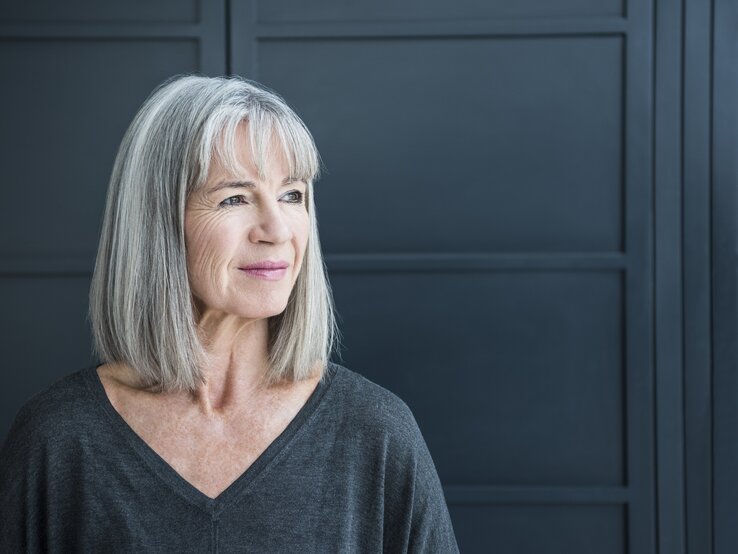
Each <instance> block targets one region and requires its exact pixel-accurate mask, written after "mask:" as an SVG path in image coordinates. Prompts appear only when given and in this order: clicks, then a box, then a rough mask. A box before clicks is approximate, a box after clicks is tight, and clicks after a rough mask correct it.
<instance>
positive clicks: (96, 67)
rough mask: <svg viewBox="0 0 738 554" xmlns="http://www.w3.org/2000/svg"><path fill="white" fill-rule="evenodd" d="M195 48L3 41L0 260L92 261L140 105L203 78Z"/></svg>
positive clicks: (194, 45) (180, 44)
mask: <svg viewBox="0 0 738 554" xmlns="http://www.w3.org/2000/svg"><path fill="white" fill-rule="evenodd" d="M197 53H198V48H197V43H196V42H195V41H176V40H172V41H39V42H25V41H19V42H1V43H0V72H2V74H3V75H10V76H12V78H9V79H6V80H5V82H4V83H3V86H2V89H1V90H0V100H1V101H2V103H3V105H4V106H5V107H6V108H7V109H6V110H5V113H4V115H3V124H2V126H0V151H1V152H3V159H4V160H5V166H4V167H3V186H2V187H0V256H3V257H34V258H44V259H50V258H54V257H65V256H72V255H73V256H94V253H95V250H96V246H97V236H98V229H99V224H100V221H101V219H102V213H103V207H104V200H105V193H106V191H107V186H108V180H109V178H110V172H111V170H112V167H113V160H114V158H115V154H116V152H117V149H118V145H119V144H120V141H121V139H122V138H123V133H124V132H125V130H126V128H127V127H128V125H129V124H130V122H131V120H132V119H133V116H134V115H135V113H136V111H137V110H138V108H139V106H140V105H141V103H142V102H143V101H144V100H145V99H146V97H147V96H148V95H149V94H150V93H151V91H152V90H153V88H154V87H155V86H156V85H158V84H159V83H160V82H161V81H163V80H164V79H166V78H168V77H170V76H171V75H174V74H176V73H181V72H190V71H195V70H197V63H198V61H197V59H198V55H197Z"/></svg>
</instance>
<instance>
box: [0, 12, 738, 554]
mask: <svg viewBox="0 0 738 554" xmlns="http://www.w3.org/2000/svg"><path fill="white" fill-rule="evenodd" d="M735 12H736V9H735V8H734V7H733V6H732V5H731V4H730V2H728V0H714V2H712V1H710V0H673V1H670V2H668V3H667V2H658V3H654V2H645V1H644V2H637V1H635V0H617V1H616V0H554V1H551V0H548V1H544V0H518V1H516V2H479V1H473V0H463V1H458V2H453V3H449V2H441V1H439V0H434V1H428V0H424V1H421V0H404V1H401V2H397V1H391V0H377V1H373V2H368V1H365V2H358V1H357V2H345V1H339V0H318V1H314V2H309V3H306V2H300V1H298V0H215V1H211V0H207V1H205V0H201V1H199V2H197V1H192V2H174V1H173V0H156V1H152V2H112V1H105V2H93V1H91V0H76V1H74V2H70V3H63V4H60V3H58V2H52V1H51V0H44V1H41V2H21V1H20V0H15V1H11V2H5V3H3V5H2V6H0V71H2V75H4V77H3V81H2V91H1V92H0V98H1V99H2V100H3V106H4V113H3V123H2V125H0V156H2V160H3V167H4V172H3V181H2V184H0V195H2V202H0V231H1V232H0V299H1V300H2V301H3V303H2V305H3V306H4V307H5V310H3V311H2V313H0V330H2V336H3V341H4V343H3V344H4V347H3V353H4V354H5V358H6V366H5V367H6V382H7V386H6V388H5V392H4V393H3V395H4V398H3V399H4V401H3V402H2V403H0V435H2V434H4V432H5V430H6V429H7V426H8V425H9V423H10V419H11V418H12V416H13V414H14V413H15V411H16V410H17V409H18V407H19V406H20V405H21V404H22V403H23V402H24V401H25V399H26V398H28V397H29V396H30V395H31V394H32V393H34V392H36V391H37V390H40V389H41V388H43V387H45V386H46V385H48V383H50V382H51V381H52V380H54V379H56V378H58V377H60V376H62V375H65V374H67V373H69V372H72V371H75V370H76V369H78V368H79V367H81V366H83V365H87V364H89V363H91V361H92V360H91V358H90V353H89V344H90V341H89V336H88V335H89V333H88V330H87V323H86V321H85V312H86V308H87V298H86V295H87V288H88V286H89V277H90V273H91V270H92V264H93V262H94V251H95V246H96V241H97V232H98V226H99V223H100V217H101V214H102V208H103V202H104V194H105V188H106V186H107V179H108V176H109V173H110V170H111V168H112V162H113V156H114V154H115V150H116V148H117V145H118V143H119V142H120V139H121V137H122V135H123V132H124V130H125V128H126V126H127V125H128V123H129V122H130V120H131V118H132V116H133V114H134V113H135V111H136V109H137V108H138V106H139V105H140V103H141V102H142V101H143V100H144V98H145V97H146V96H147V94H148V93H149V92H150V91H151V90H152V89H153V87H154V86H155V85H156V84H158V83H159V82H161V81H162V80H163V79H165V78H167V77H169V76H171V75H174V74H177V73H183V72H202V73H205V74H209V75H218V74H223V73H237V74H241V75H244V76H246V77H249V78H252V79H255V80H257V81H260V82H262V83H264V84H265V85H267V86H269V87H272V88H273V89H274V90H276V91H278V92H279V93H280V94H282V95H283V96H284V97H285V98H286V100H287V101H288V102H289V103H290V104H291V105H292V106H293V107H294V108H295V109H296V111H297V112H298V113H299V114H300V115H301V117H302V118H303V119H304V120H305V122H306V123H307V125H308V127H309V128H310V129H311V131H312V132H313V135H314V136H315V139H316V142H317V144H318V148H319V150H320V152H321V154H322V157H323V161H324V165H325V171H324V176H323V178H322V179H321V180H320V181H319V182H318V183H317V184H316V202H317V207H318V219H319V227H320V233H321V241H322V245H323V249H324V252H325V254H326V259H327V263H328V268H329V272H330V277H331V282H332V285H333V289H334V293H335V298H336V304H337V307H338V311H339V315H340V319H341V324H342V330H343V334H344V348H343V350H342V352H341V353H340V357H339V356H338V355H337V360H338V361H341V362H342V363H344V365H346V366H347V367H349V368H351V369H353V370H355V371H358V372H360V373H362V374H364V375H366V376H367V377H368V378H370V379H372V380H374V381H376V382H378V383H380V384H382V385H383V386H385V387H387V388H389V389H390V390H392V391H394V392H395V393H397V394H398V395H399V396H400V397H401V398H403V399H404V400H405V401H406V402H407V403H408V404H409V405H410V407H411V408H412V410H413V413H414V414H415V416H416V419H417V420H418V422H419V424H420V427H421V429H422V431H423V433H424V436H425V438H426V441H427V443H428V445H429V447H430V450H431V453H432V455H433V458H434V460H435V462H436V466H437V469H438V471H439V475H440V477H441V480H442V482H443V485H444V490H445V493H446V498H447V500H448V504H449V508H450V512H451V515H452V518H453V522H454V526H455V529H456V533H457V538H458V541H459V546H460V547H461V550H462V552H466V553H474V552H480V553H486V552H496V553H514V554H532V553H538V552H546V553H565V554H577V553H586V554H591V553H597V554H600V553H602V554H609V553H623V554H624V553H626V552H627V553H629V554H646V553H648V554H650V553H656V552H661V553H663V554H677V553H684V552H689V553H694V554H703V553H704V554H707V553H709V552H713V546H715V547H716V548H715V550H714V551H715V552H719V553H720V554H723V553H725V554H727V553H728V552H733V551H734V550H735V548H738V536H736V535H735V532H734V531H732V528H733V527H734V526H732V524H731V523H730V521H731V517H732V515H734V509H735V507H736V506H738V479H735V478H734V477H732V475H731V468H732V467H734V464H735V463H738V447H736V446H735V445H734V444H733V441H732V440H731V436H733V434H735V435H736V436H738V417H737V416H736V414H738V411H736V410H735V405H736V401H738V398H736V393H735V392H734V391H732V388H731V387H733V388H734V385H735V384H736V383H738V376H737V375H736V372H737V369H738V368H737V366H738V364H736V355H735V354H736V346H735V339H734V337H735V333H736V332H738V323H737V321H738V319H737V318H736V315H737V314H738V306H737V305H736V302H735V299H736V280H735V273H734V271H735V265H734V264H735V255H736V251H737V250H736V247H735V244H736V239H737V238H738V235H737V234H736V232H735V228H736V227H735V213H736V211H735V208H736V203H735V200H736V197H735V190H734V189H735V185H736V176H735V171H734V169H735V163H734V161H733V159H734V155H733V154H734V148H733V147H734V146H735V144H736V138H737V137H736V131H735V124H736V122H737V120H736V113H738V112H737V111H736V109H735V107H734V106H733V103H732V101H731V95H734V93H735V92H736V90H738V87H737V86H736V80H737V78H736V71H735V69H734V68H733V66H732V65H731V64H732V61H731V60H733V59H734V55H735V54H736V53H738V49H737V48H736V45H737V41H736V39H735V38H734V37H733V36H732V34H734V33H733V32H732V31H731V29H735V28H736V25H735V23H736V19H737V15H736V13H735ZM731 152H732V154H731ZM713 287H714V288H713ZM713 368H714V369H715V373H714V374H713ZM713 379H714V383H715V386H716V388H715V389H714V399H715V404H714V405H713V388H712V387H713ZM713 408H714V409H715V412H714V414H713V412H712V410H713ZM713 416H714V418H715V419H713ZM713 424H714V431H715V435H714V437H715V442H714V443H713V440H712V437H713V434H712V433H713ZM736 444H738V442H737V443H736ZM713 453H714V458H713ZM713 463H714V465H713ZM713 499H714V501H713ZM713 515H714V516H715V517H714V523H715V528H714V529H715V534H714V535H713V527H712V525H713ZM713 541H714V545H713ZM734 547H735V548H734Z"/></svg>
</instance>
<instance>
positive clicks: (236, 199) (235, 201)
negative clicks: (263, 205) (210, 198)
mask: <svg viewBox="0 0 738 554" xmlns="http://www.w3.org/2000/svg"><path fill="white" fill-rule="evenodd" d="M239 204H246V198H245V197H244V196H243V195H242V194H237V195H236V196H229V197H228V198H226V199H225V200H223V201H222V202H221V203H220V204H219V205H220V206H223V207H228V206H238V205H239Z"/></svg>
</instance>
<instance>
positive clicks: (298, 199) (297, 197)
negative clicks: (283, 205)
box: [285, 190, 304, 204]
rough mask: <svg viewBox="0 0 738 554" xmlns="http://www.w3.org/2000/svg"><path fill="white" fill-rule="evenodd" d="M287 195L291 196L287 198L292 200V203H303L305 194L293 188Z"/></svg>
mask: <svg viewBox="0 0 738 554" xmlns="http://www.w3.org/2000/svg"><path fill="white" fill-rule="evenodd" d="M285 196H287V197H290V198H291V199H290V200H287V202H291V203H292V204H302V199H303V197H304V195H303V194H302V192H300V191H299V190H291V191H290V192H288V193H287V194H285Z"/></svg>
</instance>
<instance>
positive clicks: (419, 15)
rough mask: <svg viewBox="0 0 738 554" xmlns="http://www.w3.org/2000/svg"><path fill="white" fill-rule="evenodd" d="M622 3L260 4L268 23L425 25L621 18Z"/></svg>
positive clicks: (267, 0) (384, 0)
mask: <svg viewBox="0 0 738 554" xmlns="http://www.w3.org/2000/svg"><path fill="white" fill-rule="evenodd" d="M622 13H623V3H622V1H621V0H551V1H548V0H516V1H515V2H487V1H485V0H460V1H456V2H444V1H442V0H432V1H429V0H403V1H401V2H397V1H393V0H376V1H373V2H346V1H345V0H320V1H318V2H300V1H299V0H260V1H259V3H258V19H259V21H263V22H265V23H267V22H268V23H277V22H279V23H284V22H291V21H305V22H307V21H311V22H318V21H363V22H371V21H425V20H436V19H441V20H446V21H448V20H454V19H480V18H481V19H484V18H498V17H500V18H503V17H550V16H555V17H561V16H570V17H571V16H574V17H579V16H591V15H620V14H622Z"/></svg>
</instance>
